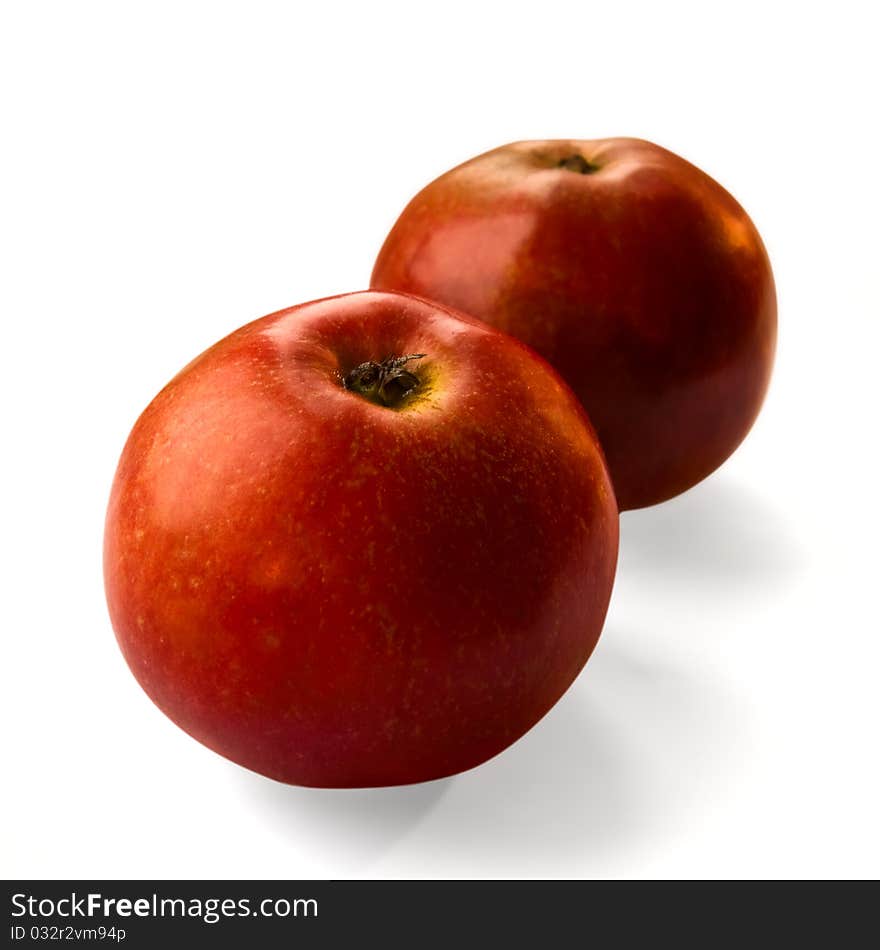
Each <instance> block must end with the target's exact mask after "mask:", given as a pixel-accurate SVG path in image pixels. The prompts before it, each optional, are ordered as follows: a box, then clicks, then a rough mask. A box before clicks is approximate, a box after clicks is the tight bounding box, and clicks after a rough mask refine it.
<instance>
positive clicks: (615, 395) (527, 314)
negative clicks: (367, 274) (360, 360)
mask: <svg viewBox="0 0 880 950" xmlns="http://www.w3.org/2000/svg"><path fill="white" fill-rule="evenodd" d="M371 284H372V286H373V287H374V288H377V289H383V290H400V291H405V292H408V293H413V294H417V295H419V296H422V297H428V298H431V299H433V300H437V301H441V302H443V303H445V304H448V305H449V306H452V307H456V308H458V309H460V310H463V311H465V312H467V313H470V314H473V315H474V316H476V317H480V318H481V319H483V320H485V321H487V322H489V323H491V324H492V325H494V326H496V327H498V328H499V329H502V330H505V331H506V332H508V333H511V334H513V335H514V336H516V337H519V339H521V340H524V341H525V342H526V343H528V344H529V345H530V346H532V347H533V348H534V349H536V350H537V351H538V352H539V353H540V354H541V355H542V356H544V357H545V358H546V359H547V360H549V361H550V362H551V363H552V364H553V366H555V368H556V369H557V370H558V371H559V372H560V373H561V375H562V376H563V378H564V379H565V380H566V381H567V382H568V384H569V385H570V386H571V387H572V389H573V390H574V391H575V393H576V394H577V395H578V397H579V398H580V400H581V402H582V403H583V404H584V406H585V407H586V409H587V412H588V413H589V416H590V419H591V420H592V422H593V425H594V426H595V427H596V431H597V433H598V435H599V440H600V442H601V443H602V446H603V448H604V450H605V456H606V459H607V461H608V468H609V470H610V472H611V478H612V481H613V483H614V488H615V493H616V495H617V500H618V502H619V504H620V507H621V508H622V509H624V508H639V507H642V506H644V505H651V504H654V503H656V502H660V501H664V500H665V499H667V498H671V497H672V496H673V495H677V494H678V493H679V492H682V491H684V490H685V489H687V488H690V487H691V486H692V485H694V484H696V483H697V482H698V481H700V480H701V479H703V478H705V477H706V476H707V475H708V474H709V473H710V472H712V471H713V470H714V469H715V468H717V467H718V466H719V465H720V464H721V463H722V462H723V461H724V460H725V459H726V458H727V457H728V456H729V455H730V453H731V452H733V450H734V449H735V448H736V447H737V445H739V443H740V441H741V440H742V439H743V438H744V437H745V435H746V433H747V432H748V430H749V429H750V427H751V425H752V423H753V421H754V419H755V417H756V416H757V414H758V410H759V409H760V407H761V402H762V400H763V398H764V393H765V391H766V389H767V384H768V381H769V378H770V370H771V366H772V363H773V354H774V348H775V342H776V296H775V290H774V286H773V277H772V274H771V271H770V263H769V261H768V259H767V253H766V251H765V249H764V245H763V244H762V243H761V239H760V237H759V236H758V232H757V231H756V230H755V227H754V225H753V224H752V222H751V221H750V220H749V218H748V216H747V215H746V213H745V211H743V209H742V208H741V207H740V206H739V205H738V204H737V203H736V201H735V200H734V199H733V198H732V197H731V196H730V195H729V194H728V193H727V192H726V191H725V190H724V189H723V188H722V187H721V186H720V185H719V184H717V182H715V181H713V180H712V179H711V178H709V176H708V175H706V174H704V173H703V172H701V171H700V170H699V169H698V168H695V167H694V166H693V165H691V164H689V163H688V162H686V161H685V160H684V159H682V158H679V157H678V156H677V155H673V154H672V152H668V151H666V150H665V149H663V148H660V147H659V146H657V145H652V144H651V143H650V142H644V141H641V140H638V139H604V140H596V141H568V140H565V141H550V142H517V143H515V144H513V145H506V146H504V147H503V148H498V149H495V150H494V151H492V152H488V153H486V154H485V155H481V156H479V157H478V158H474V159H472V160H471V161H469V162H465V164H463V165H460V166H458V167H457V168H454V169H453V170H452V171H449V172H447V173H446V174H445V175H442V176H441V177H440V178H438V179H437V180H436V181H434V182H432V183H431V184H430V185H428V186H427V187H426V188H425V189H424V190H423V191H421V192H420V193H419V194H418V195H416V197H415V198H413V200H412V201H411V202H410V204H409V205H408V206H407V208H406V209H405V210H404V212H403V214H401V216H400V218H399V219H398V221H397V223H396V224H395V225H394V227H393V229H392V231H391V233H390V234H389V235H388V238H387V240H386V241H385V244H384V246H383V248H382V250H381V252H380V254H379V257H378V259H377V261H376V266H375V269H374V271H373V278H372V282H371Z"/></svg>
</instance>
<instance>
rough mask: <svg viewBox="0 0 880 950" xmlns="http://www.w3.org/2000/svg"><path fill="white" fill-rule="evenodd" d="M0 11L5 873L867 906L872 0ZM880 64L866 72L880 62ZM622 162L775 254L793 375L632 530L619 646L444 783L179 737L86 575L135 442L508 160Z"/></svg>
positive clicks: (874, 349) (872, 822) (781, 367)
mask: <svg viewBox="0 0 880 950" xmlns="http://www.w3.org/2000/svg"><path fill="white" fill-rule="evenodd" d="M304 6H305V5H304V4H293V3H290V4H279V5H268V4H260V3H249V4H216V3H205V4H196V3H168V4H161V3H159V4H157V3H154V4H116V3H93V2H82V3H38V4H37V3H24V2H20V3H17V2H13V3H8V4H5V5H4V7H3V13H2V22H0V88H2V89H3V104H2V110H3V112H2V132H3V138H4V141H5V145H4V147H3V150H2V152H0V164H2V175H0V189H2V203H0V208H2V210H0V227H2V237H0V241H2V246H0V260H2V265H3V271H4V276H3V280H2V284H0V295H2V310H0V312H2V316H3V339H4V346H3V352H4V356H5V358H4V367H3V372H2V374H0V387H2V401H0V405H2V413H3V420H2V425H3V466H2V480H3V507H4V518H3V552H4V562H5V566H4V570H3V577H4V585H3V586H4V598H3V601H4V622H3V635H2V649H3V658H2V665H0V677H2V680H0V692H2V703H3V710H2V721H3V731H4V755H3V760H4V772H5V775H4V780H3V782H2V786H0V796H2V814H3V821H2V824H3V847H2V856H0V873H2V874H3V875H4V876H7V877H24V876H35V877H83V878H84V877H158V878H168V877H202V876H208V877H232V878H240V877H282V878H285V877H316V876H317V877H361V876H364V877H371V876H377V877H407V876H414V877H433V876H458V877H491V876H503V877H541V876H549V877H568V876H572V877H587V876H625V877H645V876H661V877H704V876H722V877H726V876H877V874H878V872H880V859H878V853H880V833H878V809H877V802H878V801H880V774H878V757H877V725H878V718H880V717H878V712H880V701H878V696H880V691H878V687H877V679H878V669H880V646H878V633H880V630H878V622H877V615H878V610H877V597H878V593H877V583H876V573H877V546H876V538H877V532H878V528H880V525H878V504H877V497H876V496H877V492H878V487H877V486H878V474H877V466H876V443H877V440H878V434H877V432H878V425H877V410H878V397H877V368H876V367H877V354H878V352H880V332H878V317H880V293H878V283H877V218H878V214H880V201H878V187H877V181H878V175H877V162H878V154H880V149H878V145H880V143H878V135H877V123H876V115H875V107H876V101H875V99H876V91H877V88H878V85H880V83H878V74H877V67H876V50H875V48H874V44H873V31H872V30H871V29H869V24H868V22H867V15H868V12H869V10H870V5H869V4H865V3H845V2H844V3H837V4H834V5H832V6H831V7H829V6H828V5H821V6H820V5H818V4H817V5H811V4H802V5H799V6H797V7H793V6H791V5H785V4H775V5H774V4H768V3H766V2H761V3H758V4H752V3H738V4H735V5H732V6H731V7H730V8H729V9H728V10H727V11H726V12H723V13H718V12H712V11H716V10H719V9H720V8H719V7H718V6H717V5H712V4H708V5H707V4H703V3H692V4H681V3H670V2H667V3H663V4H650V5H649V4H644V5H638V6H636V5H633V4H625V3H599V4H571V3H568V2H566V3H562V4H543V5H539V6H537V7H536V6H535V5H534V4H522V5H515V4H510V3H491V4H488V3H487V4H475V3H466V4H461V5H455V4H450V3H447V4H446V5H444V8H443V12H440V8H437V10H436V11H435V12H433V13H432V14H431V15H428V14H427V13H426V12H424V9H423V5H420V4H402V3H401V4H399V5H396V6H397V8H395V6H392V5H390V4H378V5H377V4H358V5H357V6H355V5H348V6H346V5H340V4H330V5H322V7H321V11H320V12H316V11H315V10H314V9H312V10H310V11H309V12H308V13H303V12H296V11H297V10H299V9H300V8H301V7H304ZM872 62H873V65H872ZM619 134H624V135H639V136H642V137H645V138H649V139H653V140H655V141H658V142H660V143H661V144H664V145H666V146H668V147H670V148H672V149H673V150H674V151H677V152H679V153H680V154H682V155H684V156H686V157H687V158H689V159H691V160H692V161H694V162H695V163H696V164H698V165H700V166H701V167H703V168H704V169H705V170H706V171H708V172H709V173H710V174H712V175H714V176H715V177H717V178H718V179H719V180H720V181H721V182H722V183H723V184H725V185H726V186H727V187H728V188H729V189H730V190H731V191H732V192H733V193H734V194H735V195H736V196H737V197H738V198H739V199H740V201H741V202H742V203H743V204H744V205H745V207H746V208H747V209H748V210H749V212H750V213H751V215H752V217H753V218H754V220H755V222H756V224H757V225H758V228H759V229H760V230H761V232H762V234H763V236H764V238H765V241H766V243H767V246H768V248H769V251H770V254H771V258H772V261H773V264H774V268H775V272H776V277H777V284H778V290H779V300H780V347H779V354H778V363H777V372H776V375H775V378H774V382H773V386H772V391H771V395H770V398H769V400H768V403H767V405H766V407H765V410H764V413H763V415H762V416H761V418H760V420H759V422H758V425H757V427H756V428H755V430H754V432H753V433H752V435H751V436H750V437H749V439H748V440H747V442H746V443H745V445H744V446H743V447H742V448H741V450H740V451H739V452H738V453H737V454H736V455H735V457H734V458H733V459H731V461H730V462H729V463H728V464H727V465H726V466H725V467H724V468H723V469H722V470H721V471H720V472H719V473H718V474H716V475H715V476H714V477H712V478H711V479H709V480H708V481H707V482H705V483H703V484H702V485H701V486H699V487H698V488H697V489H695V490H693V491H692V492H690V493H689V494H687V495H685V496H683V497H681V498H680V499H678V500H676V501H674V502H672V503H669V504H667V505H664V506H662V507H659V508H655V509H653V510H649V511H643V512H634V513H630V514H627V515H625V516H624V518H623V523H622V524H623V530H622V539H621V560H620V571H619V576H618V582H617V587H616V590H615V594H614V599H613V605H612V609H611V613H610V616H609V618H608V623H607V627H606V630H605V633H604V634H603V637H602V640H601V642H600V645H599V648H598V650H597V652H596V654H595V655H594V657H593V659H592V660H591V662H590V663H589V665H588V667H587V669H586V670H585V672H584V674H583V675H582V676H581V677H580V679H579V680H578V682H577V683H576V685H575V686H574V687H573V688H572V689H571V691H570V692H569V693H568V694H567V695H566V696H565V698H564V699H563V700H562V701H561V702H560V703H559V705H558V706H557V707H556V708H555V709H554V710H553V711H552V713H551V714H550V715H549V716H548V717H547V718H546V719H545V720H544V721H543V722H542V723H541V724H540V725H539V726H537V727H536V728H535V729H534V730H533V731H532V732H531V733H530V734H529V735H528V736H527V737H526V738H524V739H523V740H522V741H520V742H519V743H518V744H516V745H515V746H514V747H513V748H511V749H510V750H508V751H507V752H506V753H504V754H503V755H501V756H500V757H499V758H497V759H495V760H494V761H492V762H490V763H488V764H487V765H485V766H483V767H481V768H479V769H477V770H475V771H473V772H471V773H469V774H466V775H462V776H459V777H457V778H454V779H451V780H446V781H442V782H437V783H432V784H430V785H426V786H421V787H412V788H403V789H396V790H370V791H360V792H359V791H354V792H332V791H330V792H328V791H314V790H308V789H297V788H288V787H284V786H280V785H276V784H274V783H272V782H270V781H268V780H266V779H263V778H261V777H259V776H257V775H253V774H250V773H247V772H245V771H243V770H241V769H239V768H237V767H235V766H233V765H231V764H229V763H227V762H225V761H224V760H222V759H220V758H219V757H217V756H215V755H213V754H212V753H210V752H208V751H207V750H205V749H203V748H202V747H201V746H199V745H198V744H197V743H195V742H193V741H192V740H191V739H189V738H188V737H186V736H185V735H184V734H183V733H181V732H179V731H178V730H177V728H176V727H174V726H173V725H172V724H171V723H170V722H169V721H167V720H166V719H165V718H164V717H163V716H162V715H161V714H160V713H159V712H158V711H157V710H155V709H154V707H153V706H152V705H151V704H150V702H149V701H148V700H147V699H146V697H145V696H144V695H143V694H142V693H141V691H140V689H139V688H138V687H137V685H136V684H135V682H134V680H133V678H132V677H131V676H130V674H129V673H128V671H127V669H126V667H125V664H124V662H123V660H122V658H121V655H120V654H119V652H118V650H117V648H116V645H115V642H114V639H113V635H112V632H111V629H110V625H109V622H108V619H107V615H106V610H105V606H104V600H103V591H102V579H101V536H102V528H103V525H102V521H103V514H104V506H105V504H106V499H107V494H108V490H109V487H110V481H111V478H112V475H113V470H114V468H115V464H116V460H117V457H118V453H119V452H120V450H121V448H122V444H123V441H124V439H125V436H126V434H127V432H128V430H129V428H130V426H131V424H132V423H133V422H134V420H135V418H136V416H137V414H138V413H139V412H140V411H141V410H142V409H143V408H144V406H145V405H146V404H147V402H148V401H149V400H150V399H151V398H152V396H153V395H154V394H155V392H156V391H157V390H158V389H159V388H160V387H161V386H162V385H163V384H164V383H165V382H166V381H167V380H168V379H169V378H170V377H171V375H173V374H174V373H175V372H176V371H177V370H178V369H179V368H180V367H181V366H182V365H183V364H184V363H186V362H187V361H188V360H189V359H190V358H191V357H193V356H194V355H195V354H197V353H198V352H200V351H201V350H202V349H203V348H205V347H206V346H207V345H209V344H210V343H212V342H214V341H215V340H216V339H218V338H219V337H220V336H222V335H224V334H225V333H226V332H228V331H230V330H232V329H234V328H235V327H236V326H238V325H240V324H241V323H244V322H246V321H247V320H249V319H251V318H253V317H257V316H260V315H262V314H264V313H267V312H269V311H272V310H275V309H278V308H280V307H282V306H286V305H290V304H293V303H297V302H300V301H303V300H307V299H311V298H314V297H318V296H323V295H327V294H331V293H337V292H342V291H346V290H356V289H361V288H362V287H363V286H364V285H365V284H366V282H367V280H368V278H369V273H370V268H371V266H372V261H373V257H374V254H375V252H376V251H377V250H378V247H379V245H380V243H381V240H382V238H383V237H384V234H385V232H386V231H387V229H388V228H389V227H390V225H391V223H392V222H393V220H394V218H395V217H396V215H397V213H398V212H399V211H400V209H401V208H402V207H403V205H404V203H405V202H406V201H407V200H408V199H409V197H410V196H411V195H412V194H413V193H414V192H415V191H416V190H417V189H418V188H419V187H420V186H421V185H422V184H424V183H426V182H427V181H429V180H430V179H431V178H433V177H434V176H435V175H436V174H438V173H440V172H442V171H443V170H445V169H446V168H447V167H450V166H451V165H453V164H455V163H457V162H459V161H462V160H464V159H466V158H468V157H470V156H472V155H474V154H477V153H478V152H480V151H483V150H485V149H487V148H490V147H492V146H495V145H498V144H501V143H503V142H505V141H509V140H513V139H519V138H539V137H564V136H580V137H601V136H605V135H619Z"/></svg>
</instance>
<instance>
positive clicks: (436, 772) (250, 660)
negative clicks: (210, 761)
mask: <svg viewBox="0 0 880 950" xmlns="http://www.w3.org/2000/svg"><path fill="white" fill-rule="evenodd" d="M616 555H617V509H616V505H615V500H614V495H613V489H612V487H611V483H610V480H609V478H608V474H607V471H606V468H605V463H604V460H603V457H602V452H601V449H600V448H599V446H598V443H597V441H596V438H595V435H594V433H593V430H592V428H591V426H590V424H589V422H588V420H587V417H586V415H585V414H584V412H583V410H582V408H581V406H580V405H579V404H578V402H577V400H576V399H575V397H574V396H573V395H572V393H571V392H570V390H569V389H568V388H567V387H566V386H565V385H564V383H562V382H561V380H560V379H559V378H558V376H557V375H556V374H555V373H554V371H553V370H552V369H551V368H550V367H549V366H548V365H547V364H545V363H544V361H543V360H541V359H540V358H539V357H537V356H536V355H535V354H533V353H532V352H531V351H530V350H528V349H527V348H526V347H525V346H523V345H522V344H520V343H519V342H517V341H515V340H513V339H512V338H510V337H507V336H504V335H503V334H501V333H499V332H498V331H496V330H493V329H491V328H490V327H487V326H485V325H483V324H481V323H479V322H478V321H476V320H473V319H470V318H466V317H463V316H461V315H458V314H455V313H453V312H451V311H450V310H448V309H446V308H444V307H443V306H440V305H435V304H432V303H427V302H425V301H421V300H417V299H415V298H412V297H407V296H402V295H398V294H384V293H371V292H365V293H359V294H351V295H347V296H342V297H336V298H331V299H327V300H321V301H317V302H314V303H309V304H304V305H302V306H299V307H294V308H292V309H290V310H284V311H281V312H280V313H276V314H273V315H270V316H268V317H264V318H263V319H261V320H257V321H256V322H254V323H251V324H249V325H247V326H245V327H243V328H242V329H240V330H238V331H237V332H236V333H233V334H232V335H231V336H229V337H227V338H226V339H224V340H222V341H221V342H219V343H218V344H216V345H215V346H213V347H212V348H211V349H209V350H207V351H206V352H205V353H203V354H202V355H201V356H200V357H199V358H198V359H196V360H195V361H194V362H192V363H190V365H189V366H187V367H186V368H185V369H184V370H183V371H182V372H181V373H180V374H179V375H178V376H176V377H175V378H174V379H173V380H172V381H171V382H170V383H169V384H168V385H167V386H166V387H165V388H164V389H163V390H162V391H161V392H160V393H159V395H158V396H157V397H156V398H155V399H154V400H153V402H152V403H151V404H150V406H149V407H148V408H147V409H146V411H145V412H144V413H143V415H142V416H141V417H140V419H139V420H138V422H137V424H136V425H135V427H134V430H133V431H132V433H131V435H130V437H129V439H128V442H127V444H126V446H125V449H124V451H123V454H122V459H121V461H120V463H119V468H118V471H117V473H116V479H115V482H114V484H113V489H112V494H111V498H110V505H109V510H108V513H107V524H106V535H105V552H104V558H105V559H104V568H105V580H106V590H107V598H108V603H109V608H110V614H111V618H112V621H113V626H114V628H115V630H116V635H117V638H118V641H119V644H120V646H121V647H122V651H123V653H124V654H125V657H126V659H127V661H128V663H129V665H130V667H131V669H132V671H133V672H134V674H135V676H136V677H137V679H138V680H139V681H140V683H141V685H142V686H143V688H144V689H145V690H146V692H147V693H148V695H149V696H150V697H151V698H152V699H153V700H154V701H155V703H156V704H157V705H158V706H159V707H160V708H161V709H162V710H163V711H164V712H165V713H167V715H168V716H170V717H171V718H172V719H173V720H174V721H175V722H176V723H177V724H178V725H179V726H181V727H182V728H183V729H185V730H186V731H187V732H188V733H190V734H191V735H192V736H194V737H195V738H197V739H199V740H200V741H201V742H203V743H205V745H207V746H209V747H210V748H212V749H214V750H215V751H217V752H219V753H221V754H222V755H225V756H227V757H228V758H230V759H232V760H233V761H235V762H238V763H240V764H241V765H244V766H246V767H248V768H250V769H254V770H255V771H257V772H261V773H263V774H265V775H269V776H271V777H272V778H275V779H279V780H281V781H283V782H289V783H294V784H302V785H313V786H337V787H338V786H377V785H394V784H402V783H409V782H419V781H424V780H426V779H434V778H438V777H440V776H444V775H450V774H452V773H455V772H459V771H461V770H463V769H468V768H470V767H471V766H475V765H477V764H479V763H480V762H483V761H484V760H485V759H488V758H489V757H490V756H493V755H495V754H496V753H498V752H500V751H501V750H502V749H504V748H505V747H506V746H508V745H509V744H510V743H511V742H513V741H514V740H515V739H517V738H518V737H519V736H521V735H522V734H523V733H524V732H525V731H526V730H527V729H529V728H530V727H531V726H533V725H534V724H535V723H536V722H537V721H538V720H539V719H540V718H541V717H542V716H543V715H544V714H545V713H546V712H547V710H548V709H550V707H551V706H552V705H553V704H554V703H555V702H556V701H557V700H558V699H559V697H560V696H561V695H562V693H563V692H564V691H565V690H566V689H567V687H568V686H569V684H570V683H571V682H572V680H573V679H574V678H575V676H576V675H577V674H578V671H579V670H580V669H581V667H582V666H583V665H584V663H585V662H586V660H587V658H588V657H589V655H590V652H591V651H592V649H593V647H594V645H595V643H596V640H597V638H598V636H599V632H600V629H601V627H602V622H603V618H604V616H605V611H606V607H607V605H608V599H609V596H610V592H611V586H612V579H613V575H614V568H615V562H616Z"/></svg>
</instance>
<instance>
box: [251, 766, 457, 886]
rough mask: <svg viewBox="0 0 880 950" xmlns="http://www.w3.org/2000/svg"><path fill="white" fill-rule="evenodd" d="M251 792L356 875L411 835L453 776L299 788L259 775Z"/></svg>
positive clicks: (278, 822) (268, 811)
mask: <svg viewBox="0 0 880 950" xmlns="http://www.w3.org/2000/svg"><path fill="white" fill-rule="evenodd" d="M244 779H245V782H246V784H247V789H246V792H247V794H248V795H249V796H252V797H253V798H254V799H256V801H257V803H258V805H259V807H260V809H261V810H262V811H263V812H264V814H265V815H266V816H267V817H268V818H269V820H270V821H272V822H273V824H274V825H275V826H276V828H277V830H278V831H279V832H281V833H283V832H285V831H287V832H289V833H290V835H291V838H292V840H301V839H302V838H304V837H306V838H308V839H309V844H310V847H312V848H320V849H321V850H323V851H325V852H327V853H328V857H329V858H330V859H331V860H334V861H336V862H338V868H339V870H338V872H337V873H338V874H340V875H341V876H356V875H357V874H358V873H360V872H361V871H363V870H364V869H365V867H366V865H368V864H370V863H372V862H373V861H374V860H375V859H377V858H378V857H380V856H381V855H382V854H383V853H384V852H385V851H387V850H388V849H389V848H391V847H392V846H393V845H394V844H395V843H396V842H397V841H398V840H399V839H400V838H402V837H404V836H405V835H407V834H408V833H409V832H410V831H412V829H413V828H414V827H415V826H417V825H418V824H419V822H421V821H422V820H424V818H425V817H426V816H427V815H428V814H429V813H430V812H431V810H432V809H433V808H435V807H436V805H437V803H438V802H439V801H440V799H441V798H442V797H443V795H444V793H445V792H446V791H447V789H448V786H449V782H450V780H449V779H440V780H439V781H436V782H425V783H423V784H421V785H401V786H397V787H393V788H299V787H297V786H292V785H282V784H280V783H278V782H272V781H270V780H268V779H265V780H264V779H262V778H261V777H258V776H254V775H247V774H245V776H244Z"/></svg>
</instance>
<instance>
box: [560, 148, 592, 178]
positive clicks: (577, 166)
mask: <svg viewBox="0 0 880 950" xmlns="http://www.w3.org/2000/svg"><path fill="white" fill-rule="evenodd" d="M556 167H557V168H564V169H566V170H567V171H570V172H577V173H578V174H579V175H590V174H592V173H593V172H597V171H599V166H598V165H594V164H593V163H592V162H588V161H587V160H586V159H585V158H584V156H583V155H579V154H578V153H575V154H574V155H569V156H568V158H560V159H559V163H558V164H557V166H556Z"/></svg>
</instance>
